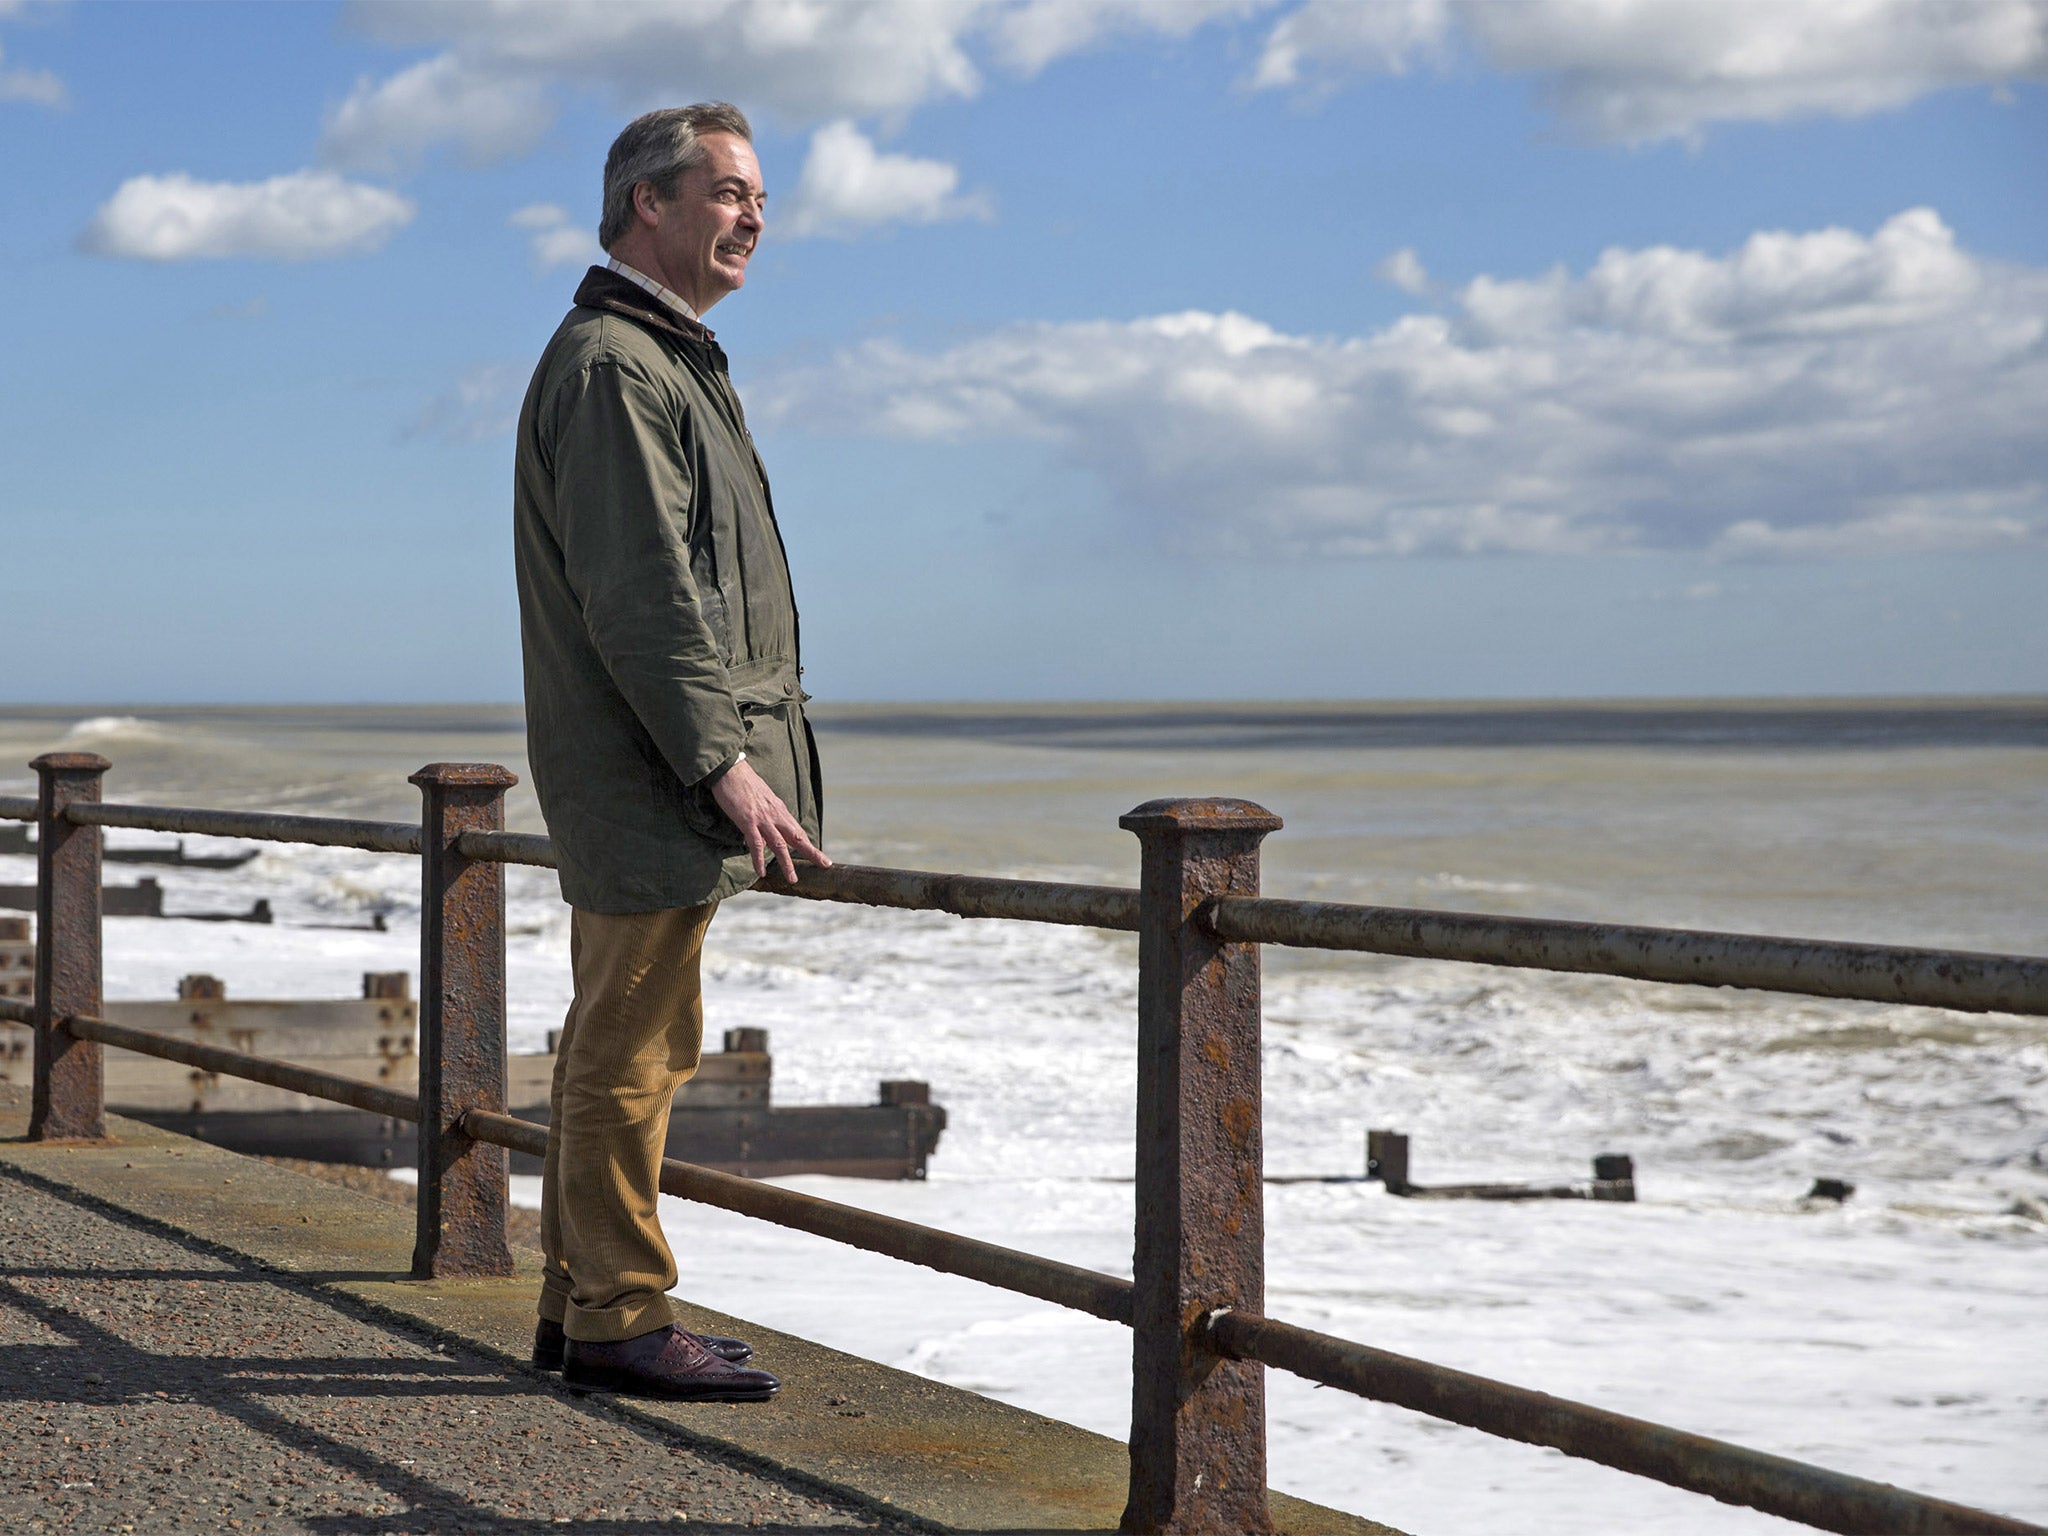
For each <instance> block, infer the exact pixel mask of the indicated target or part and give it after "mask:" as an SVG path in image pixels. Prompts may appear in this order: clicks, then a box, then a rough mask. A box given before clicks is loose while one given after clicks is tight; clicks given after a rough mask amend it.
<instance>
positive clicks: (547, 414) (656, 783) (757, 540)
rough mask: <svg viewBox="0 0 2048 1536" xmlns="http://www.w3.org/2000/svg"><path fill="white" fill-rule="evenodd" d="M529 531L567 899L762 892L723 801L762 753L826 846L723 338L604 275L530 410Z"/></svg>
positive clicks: (539, 668) (549, 795) (537, 674)
mask: <svg viewBox="0 0 2048 1536" xmlns="http://www.w3.org/2000/svg"><path fill="white" fill-rule="evenodd" d="M512 524H513V548H514V555H515V560H516V564H517V568H518V576H519V629H520V639H521V646H522V650H523V652H524V656H525V662H526V738H527V760H528V761H529V762H530V763H531V764H532V768H533V784H534V789H535V791H536V792H537V793H538V794H539V796H540V808H541V814H542V815H543V816H544V817H545V818H546V819H547V825H548V833H549V835H550V836H551V837H552V838H553V839H554V844H555V852H556V855H557V856H558V858H559V860H560V865H561V879H562V896H563V898H564V899H565V900H566V901H568V903H569V904H570V905H571V906H575V907H582V908H584V909H586V910H588V911H593V912H651V911H659V910H661V909H663V908H667V907H687V906H696V905H698V904H699V903H701V902H706V901H717V900H720V899H722V898H724V897H726V896H730V895H732V894H733V893H734V892H735V891H740V890H744V889H746V888H747V887H748V886H750V885H752V884H753V883H754V870H753V866H752V864H751V863H750V862H749V861H748V859H747V856H746V852H745V849H744V846H743V844H742V843H741V840H740V836H739V832H738V830H737V829H736V828H735V827H734V826H733V824H732V823H731V821H729V820H728V819H727V818H726V816H725V813H724V812H722V811H721V810H719V808H718V806H717V803H716V802H715V801H714V800H713V799H712V797H711V790H710V783H711V781H714V780H715V779H716V778H717V776H718V775H719V774H720V773H722V772H723V771H724V770H725V769H726V768H728V767H730V766H731V765H732V763H733V761H734V759H735V758H736V757H737V756H738V755H739V753H740V752H741V751H742V750H743V749H744V750H745V752H746V754H747V762H748V764H749V765H750V766H751V767H753V768H754V769H755V770H756V771H757V772H758V773H760V774H761V776H762V777H763V778H765V779H766V780H767V781H768V784H769V787H770V788H772V789H773V790H774V791H775V792H776V793H777V794H778V795H780V796H782V799H783V802H784V803H785V804H787V805H788V806H789V808H790V809H791V810H792V811H794V812H795V813H796V816H797V819H798V820H799V821H800V822H801V823H802V824H803V827H804V830H805V831H806V832H808V833H809V834H810V836H811V838H812V840H813V841H816V840H817V839H818V838H819V836H820V833H821V831H822V827H821V814H822V812H821V799H820V792H819V782H818V757H817V746H816V743H815V742H814V741H813V739H812V736H811V729H810V725H809V723H808V722H807V721H806V720H805V719H804V713H803V700H804V697H805V695H804V694H803V692H802V690H801V688H800V687H799V686H798V679H799V677H800V676H801V674H802V672H803V668H802V667H801V666H799V665H798V649H797V613H796V602H795V600H794V598H793V596H792V594H791V592H790V585H789V564H788V561H787V559H786V557H785V555H784V553H783V547H782V536H781V533H780V532H779V531H778V530H777V528H776V526H775V511H774V507H773V504H772V503H771V502H770V500H769V496H768V475H767V472H766V471H765V470H764V469H763V468H762V467H761V459H760V455H759V454H757V453H756V452H755V451H754V440H753V438H752V436H751V435H750V434H749V433H748V431H747V424H746V418H745V416H744V415H742V414H741V411H740V402H739V396H738V395H737V394H735V393H734V392H733V387H732V380H731V379H730V378H729V377H728V376H727V373H726V364H725V353H724V352H723V351H722V350H721V349H720V347H719V346H718V343H717V342H715V341H714V340H712V339H711V336H710V333H709V332H708V331H705V330H703V329H702V328H701V327H692V326H690V324H689V322H687V321H685V320H682V319H681V318H680V317H679V316H674V315H671V314H670V313H668V312H667V311H666V310H664V309H663V308H662V306H661V305H660V304H659V303H658V302H657V301H656V300H655V299H653V298H651V297H650V296H649V295H648V294H646V293H645V292H643V291H642V290H641V289H640V288H639V287H638V286H636V285H635V284H633V283H631V282H629V281H627V280H626V279H625V278H623V277H620V276H618V275H617V274H616V273H613V272H610V271H607V270H606V269H604V268H602V267H592V268H591V269H590V271H589V273H588V275H586V276H585V278H584V279H583V283H582V286H581V287H579V288H578V289H577V290H576V307H575V308H574V309H572V310H570V311H569V314H568V317H567V318H566V319H564V320H563V321H562V324H561V326H560V328H559V329H557V330H556V332H555V334H554V338H553V339H552V340H551V341H549V343H548V347H547V350H546V351H545V352H544V353H542V354H541V360H540V366H539V367H538V368H536V369H535V370H534V374H533V382H532V384H530V385H529V386H528V387H527V391H526V403H525V404H524V405H523V406H522V407H521V408H520V412H519V443H518V454H517V458H516V461H515V483H514V487H513V497H512Z"/></svg>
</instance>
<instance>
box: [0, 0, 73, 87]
mask: <svg viewBox="0 0 2048 1536" xmlns="http://www.w3.org/2000/svg"><path fill="white" fill-rule="evenodd" d="M8 14H10V12H9V11H8V10H7V8H5V7H4V6H0V16H5V15H8ZM5 57H6V54H5V52H4V50H0V59H4V58H5ZM69 100H70V93H69V92H67V91H66V90H65V89H64V82H63V81H62V80H60V79H58V78H57V77H56V76H55V75H53V74H51V73H50V71H48V70H47V69H0V101H25V102H28V103H29V104H30V105H31V106H38V107H61V106H63V105H65V104H66V102H68V101H69Z"/></svg>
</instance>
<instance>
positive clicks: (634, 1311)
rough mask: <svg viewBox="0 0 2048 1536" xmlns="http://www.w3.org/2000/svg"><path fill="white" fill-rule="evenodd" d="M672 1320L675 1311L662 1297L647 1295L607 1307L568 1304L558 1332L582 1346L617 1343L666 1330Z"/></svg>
mask: <svg viewBox="0 0 2048 1536" xmlns="http://www.w3.org/2000/svg"><path fill="white" fill-rule="evenodd" d="M675 1320H676V1309H675V1307H674V1306H673V1305H672V1304H671V1303H670V1302H669V1299H668V1297H666V1296H648V1297H644V1298H641V1299H638V1300H634V1301H623V1302H618V1303H615V1304H614V1305H612V1306H609V1307H579V1306H577V1305H576V1304H575V1303H574V1302H571V1303H570V1304H569V1309H568V1313H567V1315H566V1316H565V1317H563V1319H562V1331H563V1332H564V1333H566V1334H568V1336H569V1337H570V1338H572V1339H575V1340H577V1341H578V1342H579V1343H583V1344H617V1343H620V1342H622V1341H624V1340H626V1339H637V1338H639V1337H640V1335H641V1334H643V1333H652V1332H654V1330H655V1329H657V1328H666V1327H667V1326H668V1325H669V1324H670V1323H673V1322H674V1321H675Z"/></svg>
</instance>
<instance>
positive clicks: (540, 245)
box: [506, 203, 604, 271]
mask: <svg viewBox="0 0 2048 1536" xmlns="http://www.w3.org/2000/svg"><path fill="white" fill-rule="evenodd" d="M506 222H507V223H508V224H510V225H511V226H512V227H513V228H514V229H523V230H527V231H529V232H530V234H531V237H532V242H533V264H534V265H535V266H536V267H538V268H540V269H541V270H542V271H546V270H547V269H548V268H550V267H583V266H588V265H590V264H591V263H592V262H596V261H602V260H604V249H603V247H601V246H600V245H599V244H598V243H597V236H596V235H594V234H592V233H591V232H590V231H589V230H587V229H585V228H583V227H582V226H581V225H578V224H572V223H570V221H569V210H568V209H566V208H564V207H562V206H561V205H560V204H557V203H529V204H527V206H526V207H524V208H521V209H519V210H518V211H517V212H516V213H514V214H513V215H512V217H511V218H509V219H508V220H506Z"/></svg>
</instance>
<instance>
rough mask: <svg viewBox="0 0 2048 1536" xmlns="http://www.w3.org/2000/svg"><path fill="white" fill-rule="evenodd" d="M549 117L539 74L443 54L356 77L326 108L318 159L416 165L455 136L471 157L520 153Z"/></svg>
mask: <svg viewBox="0 0 2048 1536" xmlns="http://www.w3.org/2000/svg"><path fill="white" fill-rule="evenodd" d="M553 120H554V108H553V106H552V105H551V104H550V102H549V100H548V96H547V92H546V90H545V89H544V88H543V86H542V84H541V83H540V82H539V81H538V80H536V79H534V78H532V77H531V76H529V75H526V74H523V73H520V72H516V71H515V72H512V73H509V74H508V73H503V72H498V71H491V70H486V69H482V68H477V67H474V66H472V65H470V64H468V63H466V62H465V61H464V60H462V59H460V58H458V57H456V56H455V55H453V54H446V53H444V54H440V55H438V56H436V57H434V58H431V59H427V60H425V61H424V62H422V63H419V64H415V65H413V66H412V67H411V68H410V69H404V70H400V71H399V72H398V73H397V74H395V75H393V76H392V77H391V78H390V79H388V80H385V81H383V82H381V83H375V82H372V81H370V80H367V79H364V80H358V81H357V82H356V87H355V89H354V90H353V91H351V92H349V94H348V97H347V99H346V100H344V101H343V102H342V103H341V104H340V105H339V106H337V107H335V108H334V109H333V110H332V111H330V112H329V113H328V114H327V123H326V127H325V129H324V131H323V132H322V134H321V137H320V158H321V159H322V160H323V161H325V162H326V163H327V164H329V165H335V166H340V167H341V168H343V169H345V170H354V171H383V172H390V171H397V170H404V169H408V168H410V167H412V166H413V165H415V164H417V163H418V161H419V159H420V157H421V156H422V155H424V154H425V153H426V151H427V150H428V149H429V148H431V147H432V146H433V145H435V144H439V143H453V144H455V145H457V146H458V147H459V148H460V150H461V152H462V154H463V156H464V158H465V159H467V160H468V161H469V162H470V163H471V164H473V165H484V164H489V163H490V162H492V161H496V160H506V159H513V158H516V157H517V156H520V155H523V154H525V153H526V152H527V151H528V150H530V149H532V148H533V146H534V145H535V144H537V143H539V142H540V137H541V135H542V134H543V133H545V132H546V131H547V129H548V125H549V123H551V122H552V121H553Z"/></svg>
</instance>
